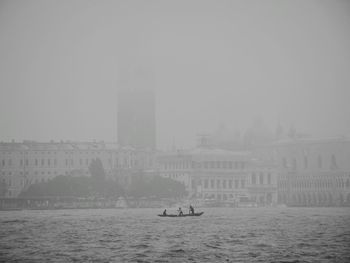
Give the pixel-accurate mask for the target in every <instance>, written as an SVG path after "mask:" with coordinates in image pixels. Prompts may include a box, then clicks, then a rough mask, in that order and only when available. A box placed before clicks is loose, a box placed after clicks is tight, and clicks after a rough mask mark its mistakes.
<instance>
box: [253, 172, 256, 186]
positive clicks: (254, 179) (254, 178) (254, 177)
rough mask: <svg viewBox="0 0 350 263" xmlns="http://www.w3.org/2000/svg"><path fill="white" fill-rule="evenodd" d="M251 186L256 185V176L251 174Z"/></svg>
mask: <svg viewBox="0 0 350 263" xmlns="http://www.w3.org/2000/svg"><path fill="white" fill-rule="evenodd" d="M252 184H256V175H255V173H252Z"/></svg>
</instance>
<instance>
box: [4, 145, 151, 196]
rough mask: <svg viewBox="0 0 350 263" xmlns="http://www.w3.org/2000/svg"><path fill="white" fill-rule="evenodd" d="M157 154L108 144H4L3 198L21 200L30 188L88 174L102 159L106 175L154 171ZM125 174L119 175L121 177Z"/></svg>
mask: <svg viewBox="0 0 350 263" xmlns="http://www.w3.org/2000/svg"><path fill="white" fill-rule="evenodd" d="M154 156H155V154H154V152H153V151H151V150H135V149H134V148H131V147H119V146H118V144H116V143H105V142H53V141H52V142H48V143H42V142H34V141H24V142H22V143H18V142H11V143H4V142H1V143H0V196H2V197H17V196H18V195H19V194H20V193H21V191H22V190H23V189H25V188H27V187H28V186H29V185H31V184H33V183H38V182H44V181H47V180H49V179H51V178H53V177H55V176H57V175H77V176H78V175H87V176H89V175H90V174H89V166H90V163H91V161H92V160H94V159H100V160H101V161H102V164H103V167H104V169H105V172H106V175H107V176H109V177H114V176H116V174H118V172H116V171H122V172H123V171H125V170H131V169H134V170H142V171H147V170H154V166H155V157H154ZM120 173H121V172H119V174H120Z"/></svg>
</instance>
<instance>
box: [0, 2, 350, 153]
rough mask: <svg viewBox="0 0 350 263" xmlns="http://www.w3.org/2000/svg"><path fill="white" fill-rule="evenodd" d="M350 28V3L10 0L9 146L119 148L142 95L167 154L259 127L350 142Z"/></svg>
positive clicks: (4, 116) (3, 11) (1, 62)
mask: <svg viewBox="0 0 350 263" xmlns="http://www.w3.org/2000/svg"><path fill="white" fill-rule="evenodd" d="M349 26H350V2H348V1H263V2H262V1H172V2H170V1H1V2H0V40H1V41H0V91H1V96H0V112H1V114H0V131H1V132H0V140H3V141H9V140H11V139H15V140H22V139H33V140H39V141H48V140H51V139H53V140H61V139H62V140H79V141H87V140H93V139H96V140H105V141H116V140H117V96H118V89H119V88H123V87H129V88H130V87H138V86H142V87H141V88H144V87H151V88H152V89H154V90H155V94H156V121H157V146H158V148H163V149H167V148H169V147H170V146H171V145H172V144H175V145H176V146H177V147H191V146H193V145H194V143H195V138H196V135H197V134H198V133H210V132H213V131H215V130H216V129H217V127H218V126H219V125H221V124H225V125H226V126H227V127H228V128H229V129H231V130H238V131H240V132H241V133H244V131H245V130H246V129H247V128H248V127H249V126H250V125H251V123H252V120H253V118H255V117H256V116H259V117H260V118H262V119H263V120H264V121H265V123H266V125H267V126H268V127H269V128H270V129H271V130H272V131H274V130H275V128H276V125H277V123H278V122H280V123H281V125H282V126H284V127H285V129H288V128H289V127H291V126H294V127H295V128H296V129H297V131H300V132H302V133H308V134H312V135H314V136H329V135H339V134H347V133H350V118H349V116H350V104H349V98H350V74H349V73H350V72H349V69H350V48H349V47H350V31H349ZM138 69H142V71H143V72H146V74H144V75H142V74H141V76H140V75H138V74H137V72H138Z"/></svg>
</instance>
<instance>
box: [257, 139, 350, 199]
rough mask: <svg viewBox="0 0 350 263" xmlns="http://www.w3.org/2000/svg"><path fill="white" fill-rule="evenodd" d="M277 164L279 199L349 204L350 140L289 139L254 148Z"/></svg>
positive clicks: (258, 153) (262, 157) (260, 154)
mask: <svg viewBox="0 0 350 263" xmlns="http://www.w3.org/2000/svg"><path fill="white" fill-rule="evenodd" d="M255 153H256V155H257V156H260V158H261V159H264V160H273V161H274V162H275V163H276V164H277V165H278V202H279V203H284V204H287V205H291V206H333V205H350V162H349V161H350V139H349V138H347V137H335V138H323V139H312V138H303V139H298V138H294V139H288V140H283V141H278V142H275V143H273V144H271V145H268V146H266V147H261V148H259V149H256V151H255Z"/></svg>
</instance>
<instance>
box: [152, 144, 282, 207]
mask: <svg viewBox="0 0 350 263" xmlns="http://www.w3.org/2000/svg"><path fill="white" fill-rule="evenodd" d="M158 164H159V172H160V175H161V176H163V177H168V178H172V179H174V180H177V181H179V182H182V183H183V184H184V185H185V187H186V190H187V191H188V192H189V195H190V197H192V198H199V199H216V200H217V201H223V202H224V201H227V200H231V201H237V202H239V201H240V200H249V201H253V202H257V203H260V204H273V203H275V202H276V200H277V179H276V173H275V170H274V166H273V164H272V163H270V162H261V161H259V160H257V159H253V158H252V155H251V154H250V152H244V151H239V152H238V151H228V150H223V149H213V148H210V147H199V148H196V149H194V150H188V151H177V152H168V153H163V154H160V155H159V156H158Z"/></svg>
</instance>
